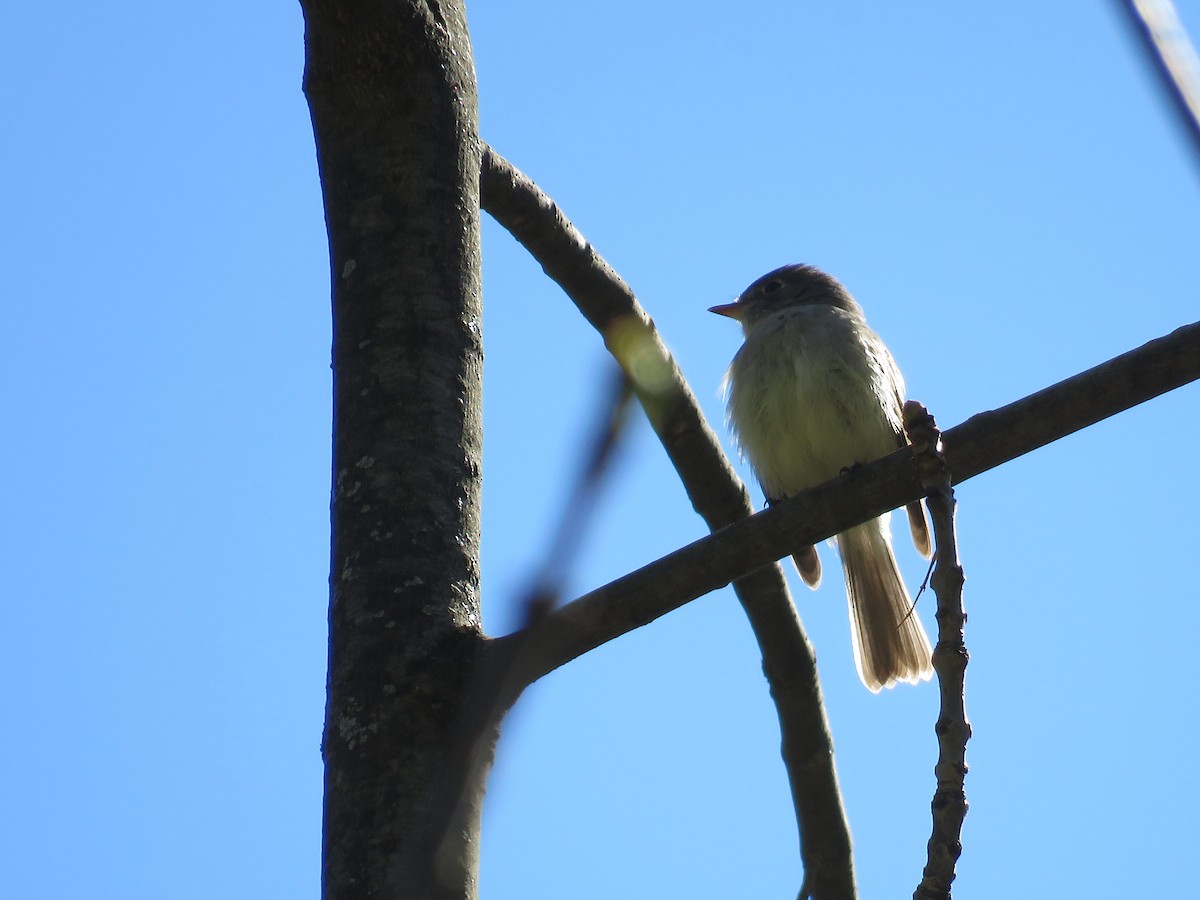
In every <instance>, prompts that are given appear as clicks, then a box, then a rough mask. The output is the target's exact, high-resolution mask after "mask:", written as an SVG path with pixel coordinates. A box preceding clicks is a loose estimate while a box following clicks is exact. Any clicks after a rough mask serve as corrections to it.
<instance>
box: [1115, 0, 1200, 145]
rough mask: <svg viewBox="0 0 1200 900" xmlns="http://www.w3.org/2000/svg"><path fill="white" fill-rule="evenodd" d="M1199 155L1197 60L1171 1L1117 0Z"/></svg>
mask: <svg viewBox="0 0 1200 900" xmlns="http://www.w3.org/2000/svg"><path fill="white" fill-rule="evenodd" d="M1117 5H1118V6H1119V7H1120V8H1121V9H1122V11H1123V12H1124V13H1125V14H1126V15H1125V17H1126V20H1127V21H1128V23H1129V26H1130V30H1131V31H1132V32H1133V33H1134V34H1135V35H1136V36H1137V39H1138V44H1139V46H1141V48H1142V50H1143V51H1144V53H1145V56H1146V59H1147V61H1148V62H1149V63H1150V66H1151V68H1153V69H1154V71H1155V72H1156V73H1157V74H1158V80H1159V85H1160V86H1161V87H1162V89H1163V93H1164V94H1165V95H1166V97H1167V101H1168V102H1169V103H1170V104H1171V107H1172V109H1174V110H1175V113H1176V116H1177V118H1178V120H1179V122H1180V124H1182V125H1183V127H1184V130H1185V131H1187V133H1188V136H1189V137H1190V138H1191V141H1192V145H1193V149H1194V150H1196V152H1197V158H1200V60H1197V57H1196V50H1195V48H1194V47H1193V46H1192V42H1191V41H1190V40H1189V39H1188V35H1187V31H1186V30H1185V29H1184V27H1183V23H1182V22H1180V20H1179V13H1178V12H1176V10H1175V4H1174V3H1172V2H1171V0H1118V3H1117Z"/></svg>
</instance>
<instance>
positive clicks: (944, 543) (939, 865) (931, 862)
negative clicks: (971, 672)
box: [904, 400, 971, 900]
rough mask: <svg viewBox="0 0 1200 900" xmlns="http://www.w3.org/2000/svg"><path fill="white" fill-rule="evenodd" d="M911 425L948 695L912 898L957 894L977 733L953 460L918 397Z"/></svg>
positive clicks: (943, 688)
mask: <svg viewBox="0 0 1200 900" xmlns="http://www.w3.org/2000/svg"><path fill="white" fill-rule="evenodd" d="M904 425H905V430H906V431H907V432H908V440H909V444H910V445H911V446H912V448H913V454H914V456H915V458H916V462H917V469H918V470H919V471H920V473H921V482H922V484H923V485H924V486H925V489H926V490H927V492H928V493H927V494H926V496H925V503H926V505H927V506H928V507H929V517H930V519H931V520H932V521H933V536H934V541H935V546H936V547H937V556H936V559H937V563H936V568H935V569H934V571H933V581H932V583H933V590H934V593H936V594H937V622H938V641H937V647H935V648H934V651H933V668H934V671H935V672H937V677H938V693H939V695H940V699H941V711H940V713H939V714H938V720H937V726H936V727H935V728H934V733H935V734H936V735H937V740H938V761H937V765H936V766H935V767H934V770H933V771H934V776H935V777H936V779H937V788H936V790H935V791H934V795H933V802H932V803H931V804H930V806H931V809H932V812H933V833H932V834H931V835H930V838H929V848H928V857H927V861H926V864H925V871H924V873H923V875H922V878H921V883H920V884H919V885H918V886H917V889H916V892H915V893H914V894H913V900H950V885H951V884H952V883H953V882H954V866H955V864H956V863H957V862H958V857H959V855H960V854H961V853H962V840H961V838H962V826H963V819H964V818H965V817H966V815H967V795H966V791H965V789H964V786H963V782H964V780H965V778H966V775H967V741H968V740H970V738H971V725H970V723H969V722H968V721H967V709H966V699H965V698H966V693H965V685H964V679H965V675H966V669H967V661H968V659H969V658H970V657H969V655H968V653H967V647H966V644H965V642H964V640H963V627H964V625H965V624H966V621H967V616H966V613H964V612H963V602H962V589H963V570H962V566H961V565H960V563H959V560H958V541H957V539H956V537H955V534H954V508H955V502H954V491H953V489H952V488H951V487H950V472H949V470H948V469H947V468H946V460H945V458H944V457H943V456H942V454H941V452H940V448H939V443H940V441H939V438H940V434H939V433H938V429H937V425H936V424H935V423H934V421H933V416H931V415H929V412H928V411H927V410H926V409H925V407H923V406H922V405H921V404H920V403H917V402H916V401H913V400H910V401H909V402H908V403H906V404H905V405H904Z"/></svg>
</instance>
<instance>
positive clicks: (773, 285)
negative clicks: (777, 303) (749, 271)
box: [762, 281, 783, 294]
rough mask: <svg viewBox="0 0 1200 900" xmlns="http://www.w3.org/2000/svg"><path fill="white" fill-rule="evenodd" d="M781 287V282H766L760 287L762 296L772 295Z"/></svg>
mask: <svg viewBox="0 0 1200 900" xmlns="http://www.w3.org/2000/svg"><path fill="white" fill-rule="evenodd" d="M781 287H783V282H782V281H768V282H767V283H766V284H764V285H763V286H762V292H763V293H764V294H773V293H775V292H776V291H777V290H779V289H780V288H781Z"/></svg>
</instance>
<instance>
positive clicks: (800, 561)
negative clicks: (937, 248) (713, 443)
mask: <svg viewBox="0 0 1200 900" xmlns="http://www.w3.org/2000/svg"><path fill="white" fill-rule="evenodd" d="M709 311H710V312H714V313H717V314H719V315H722V316H728V317H729V318H732V319H735V320H736V321H737V322H739V323H740V324H741V326H742V332H743V343H742V346H741V347H740V348H739V349H738V351H737V353H736V355H735V356H734V357H733V362H732V363H730V366H729V369H728V371H727V372H726V374H725V378H724V381H723V383H722V388H723V392H724V394H725V399H726V404H727V411H728V420H729V425H730V427H731V429H732V431H733V432H734V437H735V440H736V442H737V444H738V447H739V448H740V450H741V452H742V455H743V457H744V458H745V459H746V461H747V462H748V463H749V464H750V467H751V468H752V469H753V471H754V474H755V477H756V478H757V479H758V482H759V484H760V485H761V487H762V490H763V493H764V494H765V495H766V499H767V502H768V503H773V502H777V501H779V500H782V499H785V498H787V497H791V496H794V495H795V494H798V493H800V492H802V491H805V490H808V489H809V488H813V487H816V486H817V485H819V484H821V483H823V482H825V481H829V480H830V479H832V478H836V477H837V476H838V475H840V474H841V473H842V472H844V471H846V470H849V469H852V468H854V467H855V466H857V465H861V464H863V463H868V462H873V461H874V460H876V459H879V458H880V457H883V456H886V455H887V454H889V453H891V452H893V451H895V450H896V449H898V448H900V447H903V446H905V445H906V444H907V440H906V439H905V436H904V426H903V418H902V407H903V402H904V379H903V376H902V375H901V374H900V369H899V367H898V366H897V365H896V362H895V360H894V359H893V358H892V354H891V352H890V351H889V350H888V348H887V346H886V345H885V344H884V343H883V341H882V339H880V337H879V335H877V334H876V333H875V332H874V331H872V330H871V329H870V328H869V327H868V325H867V320H866V316H865V315H864V313H863V310H862V307H861V306H859V304H858V302H857V301H856V300H855V299H854V298H853V297H852V296H851V295H850V292H849V291H848V290H846V288H845V287H843V286H842V284H841V283H840V282H839V281H838V280H837V279H835V278H834V277H832V276H831V275H828V274H826V273H825V272H823V271H821V270H820V269H818V268H816V267H814V266H810V265H802V264H792V265H786V266H782V267H781V268H778V269H775V270H774V271H772V272H768V273H767V274H766V275H763V276H762V277H761V278H759V279H758V280H757V281H755V282H754V283H752V284H751V285H750V286H749V287H748V288H746V290H745V291H743V292H742V293H741V295H740V296H738V298H737V299H736V300H734V301H733V302H732V303H725V304H721V305H718V306H714V307H711V308H710V310H709ZM905 512H906V513H907V515H908V522H909V530H910V532H911V534H912V539H913V544H914V545H915V546H916V548H917V551H918V552H919V553H920V554H921V555H922V556H924V557H926V558H929V557H930V555H931V554H930V551H931V547H930V538H929V526H928V524H927V522H926V520H925V512H924V509H923V508H922V506H921V503H920V501H916V502H913V503H910V504H908V505H907V506H906V507H905ZM890 517H891V514H890V513H884V514H883V515H882V516H879V517H878V518H876V519H872V520H870V521H868V522H864V523H863V524H861V525H857V526H855V527H854V528H851V529H849V530H847V531H844V532H842V533H841V534H839V535H837V536H836V538H835V540H836V544H837V548H838V552H839V555H840V556H841V560H842V569H843V572H844V574H845V579H846V597H847V601H848V606H849V613H850V632H851V644H852V646H853V648H854V664H855V668H856V670H857V671H858V676H859V678H860V679H861V680H862V683H863V684H864V685H865V686H866V687H867V689H868V690H870V691H871V692H873V693H877V692H878V691H879V690H880V689H882V688H890V687H892V686H894V685H895V684H897V683H899V682H905V683H909V684H916V683H918V682H920V681H925V680H927V679H929V677H930V676H931V675H932V673H933V666H932V662H931V658H932V651H931V648H930V644H929V637H928V635H926V633H925V628H924V627H923V626H922V624H921V620H920V619H919V618H918V617H917V616H916V614H915V613H914V611H913V605H912V601H911V600H910V599H909V594H908V590H907V589H906V588H905V586H904V580H903V578H902V576H901V574H900V567H899V565H898V564H897V562H896V555H895V553H894V552H893V550H892V534H891V523H890ZM792 557H793V560H794V561H795V563H796V568H797V569H798V570H799V573H800V577H801V579H802V580H803V581H804V583H805V584H807V585H808V586H809V587H812V588H814V589H815V588H816V587H817V586H818V585H819V584H820V582H821V560H820V557H819V556H818V555H817V549H816V548H815V547H811V546H810V547H801V548H799V549H797V550H796V551H794V553H793V554H792Z"/></svg>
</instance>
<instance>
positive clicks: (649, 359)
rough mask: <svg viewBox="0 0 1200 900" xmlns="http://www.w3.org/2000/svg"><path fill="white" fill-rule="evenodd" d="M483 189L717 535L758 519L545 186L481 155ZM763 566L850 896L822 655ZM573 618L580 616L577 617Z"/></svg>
mask: <svg viewBox="0 0 1200 900" xmlns="http://www.w3.org/2000/svg"><path fill="white" fill-rule="evenodd" d="M481 188H482V192H481V202H482V204H483V208H484V209H485V210H487V212H488V213H490V214H491V215H492V216H493V217H494V218H495V219H496V220H497V221H498V222H499V223H500V224H501V225H503V226H504V227H505V228H507V229H508V230H509V232H511V233H512V235H513V236H514V237H515V238H517V240H519V241H520V242H521V243H522V244H523V245H524V246H525V248H526V249H527V250H529V252H530V253H531V254H532V255H533V256H534V258H535V259H537V260H538V262H539V263H540V264H541V265H542V268H543V269H544V270H545V271H546V274H547V275H549V276H550V277H551V278H552V279H553V280H554V281H555V282H557V283H558V284H559V286H561V287H562V288H563V290H564V291H565V292H566V293H567V295H568V296H569V297H570V298H571V300H572V301H573V302H574V303H575V305H576V306H577V307H578V308H579V310H580V311H581V312H582V313H583V315H584V316H585V317H586V318H587V320H588V321H589V322H591V324H592V325H593V326H594V327H595V328H596V329H597V330H598V331H599V332H600V333H601V334H602V335H604V340H605V343H606V345H607V346H608V347H609V349H610V350H611V351H612V352H613V355H614V356H616V357H617V359H618V361H619V362H620V363H621V365H622V367H623V368H624V369H625V371H626V372H627V373H628V374H629V375H630V377H631V379H632V381H633V383H634V387H635V391H636V392H637V395H638V398H639V399H640V400H641V401H642V405H643V406H644V408H645V410H646V414H647V417H648V418H649V420H650V423H651V425H652V426H653V427H654V430H655V432H656V434H657V435H658V437H659V439H660V441H661V442H662V444H663V447H664V448H665V449H666V451H667V454H668V456H669V457H670V459H671V462H672V464H673V465H674V466H675V468H676V470H677V471H678V473H679V476H680V480H681V481H682V482H683V485H684V488H685V490H686V491H687V493H688V496H689V498H690V499H691V502H692V506H693V508H694V509H695V510H696V512H697V513H699V514H700V516H701V517H702V518H703V519H704V520H705V522H706V523H707V524H708V526H709V528H710V529H713V530H715V529H718V528H721V527H723V526H725V525H728V524H730V523H731V522H735V521H738V520H739V519H744V518H746V517H747V516H749V515H751V514H752V513H753V512H754V508H753V506H752V505H751V503H750V500H749V496H748V494H747V492H746V489H745V487H744V486H743V485H742V483H741V481H740V479H738V477H737V475H736V474H735V473H734V471H733V468H732V467H731V466H730V465H729V462H728V460H727V459H726V458H725V454H724V452H723V451H722V450H721V446H720V443H719V441H718V440H717V438H716V436H715V435H714V434H713V432H712V429H711V428H709V426H708V423H707V422H706V421H705V420H704V417H703V415H702V413H701V412H700V408H699V404H697V402H696V399H695V397H694V396H693V395H692V392H691V390H690V389H689V388H688V386H687V383H686V382H685V381H684V380H683V377H682V375H681V374H680V372H679V369H678V367H677V366H676V365H675V362H674V360H673V359H672V358H671V356H670V354H669V353H668V352H667V350H666V348H665V347H664V346H663V344H662V341H661V340H660V339H659V337H658V335H657V332H656V331H655V329H654V324H653V322H651V321H650V318H649V316H647V315H646V313H645V311H644V310H643V309H642V308H641V306H640V305H639V304H638V302H637V299H636V298H635V297H634V295H633V292H632V291H631V290H630V289H629V287H628V285H626V284H625V283H624V282H623V281H622V280H621V279H620V277H618V276H617V275H616V273H615V272H614V271H613V270H612V268H611V267H610V266H609V265H608V263H607V262H605V261H604V259H603V258H602V257H601V256H600V255H599V254H598V253H597V252H596V251H595V249H594V248H593V247H592V246H591V244H589V243H588V242H587V241H586V240H585V239H584V237H583V235H581V234H580V233H579V231H578V230H577V229H576V228H575V227H574V226H573V225H572V224H571V223H570V221H569V220H568V219H567V218H566V216H564V215H563V213H562V212H561V211H560V210H559V209H558V207H557V206H556V205H555V204H554V202H553V201H552V200H551V199H550V198H549V197H548V196H546V195H545V194H544V193H543V192H542V191H541V190H539V189H538V187H537V185H535V184H534V183H533V182H532V181H530V180H529V179H528V178H527V177H525V176H524V175H523V174H521V173H520V172H518V171H517V170H516V169H515V168H513V167H512V166H511V165H510V164H509V163H508V162H507V161H506V160H505V159H503V157H501V156H500V155H499V154H497V153H495V151H493V150H491V149H490V148H487V149H485V151H484V154H483V166H482V171H481ZM782 555H784V554H780V556H782ZM774 558H775V559H778V558H779V556H776V557H774ZM755 568H756V569H757V571H754V572H752V573H749V574H745V575H743V576H742V577H740V578H738V580H737V581H736V582H735V583H734V590H735V592H736V593H737V596H738V599H739V600H740V601H741V603H742V607H743V608H744V609H745V611H746V615H747V617H748V618H749V620H750V624H751V627H752V628H753V630H754V634H755V637H756V639H757V640H758V645H759V649H760V651H761V653H762V658H763V671H764V672H765V674H766V677H767V681H768V683H769V685H770V689H771V696H772V698H773V699H774V701H775V707H776V711H777V713H778V715H779V723H780V729H781V732H782V738H783V741H782V744H783V746H782V753H783V760H784V765H785V767H786V770H787V773H788V780H789V783H790V786H791V791H792V801H793V804H794V806H795V809H796V820H797V825H798V830H799V833H800V851H801V857H802V859H803V862H804V868H805V873H806V876H805V877H806V879H807V881H806V883H807V886H808V888H809V889H810V890H811V892H812V896H813V897H815V898H818V900H833V898H852V897H854V896H855V886H854V867H853V860H852V856H851V850H850V831H849V826H848V824H847V822H846V817H845V812H844V810H843V808H842V803H841V795H840V793H839V790H838V785H837V772H836V770H835V768H834V763H833V740H832V737H831V736H830V732H829V724H828V721H827V720H826V718H825V709H824V703H823V701H822V699H821V689H820V683H819V681H818V679H817V669H816V657H815V654H814V652H813V649H812V645H811V644H810V643H809V641H808V637H807V635H805V633H804V630H803V628H802V627H801V625H800V620H799V618H798V616H797V615H796V611H795V607H794V606H793V604H792V602H791V597H790V595H789V594H788V590H787V583H786V581H785V580H784V577H783V572H782V570H781V569H780V568H779V566H777V565H776V566H768V567H765V568H764V567H763V566H762V565H759V566H756V567H755ZM726 583H727V582H726ZM677 605H678V604H677ZM665 611H666V610H663V612H665ZM562 613H565V610H559V611H558V612H556V613H554V614H553V615H552V616H550V617H548V618H547V622H549V621H550V620H551V619H556V620H557V621H558V622H562V621H564V620H563V619H558V618H557V617H558V616H560V614H562ZM660 614H661V613H660ZM565 618H566V619H570V618H571V614H567V615H566V617H565ZM543 624H544V623H543ZM556 628H557V626H552V629H551V630H552V631H554V630H555V629H556ZM536 633H537V640H536V641H535V644H536V645H540V644H541V639H542V636H543V633H542V626H541V625H539V626H538V627H537V629H536ZM614 636H615V635H614ZM510 640H511V641H523V640H524V639H523V638H522V637H517V636H510V637H509V638H502V639H500V641H498V642H496V643H497V645H498V646H497V649H498V650H501V651H502V650H503V649H504V648H505V646H507V643H508V642H509V641H510ZM551 643H553V642H551ZM592 646H595V645H594V644H593V645H592ZM530 649H531V653H530V654H522V657H523V659H522V661H521V663H520V665H521V666H522V672H523V673H524V674H525V675H526V676H527V677H529V678H530V680H532V678H533V677H537V676H536V675H534V673H535V672H536V673H538V674H542V673H544V671H548V670H547V669H545V668H544V665H545V662H546V659H545V657H544V656H543V655H542V652H541V651H540V650H537V651H535V650H534V649H533V647H532V646H531V648H530ZM581 652H582V651H581ZM565 661H566V659H562V662H565ZM558 664H561V663H558ZM551 668H553V666H551ZM525 683H528V681H526V682H525Z"/></svg>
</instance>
